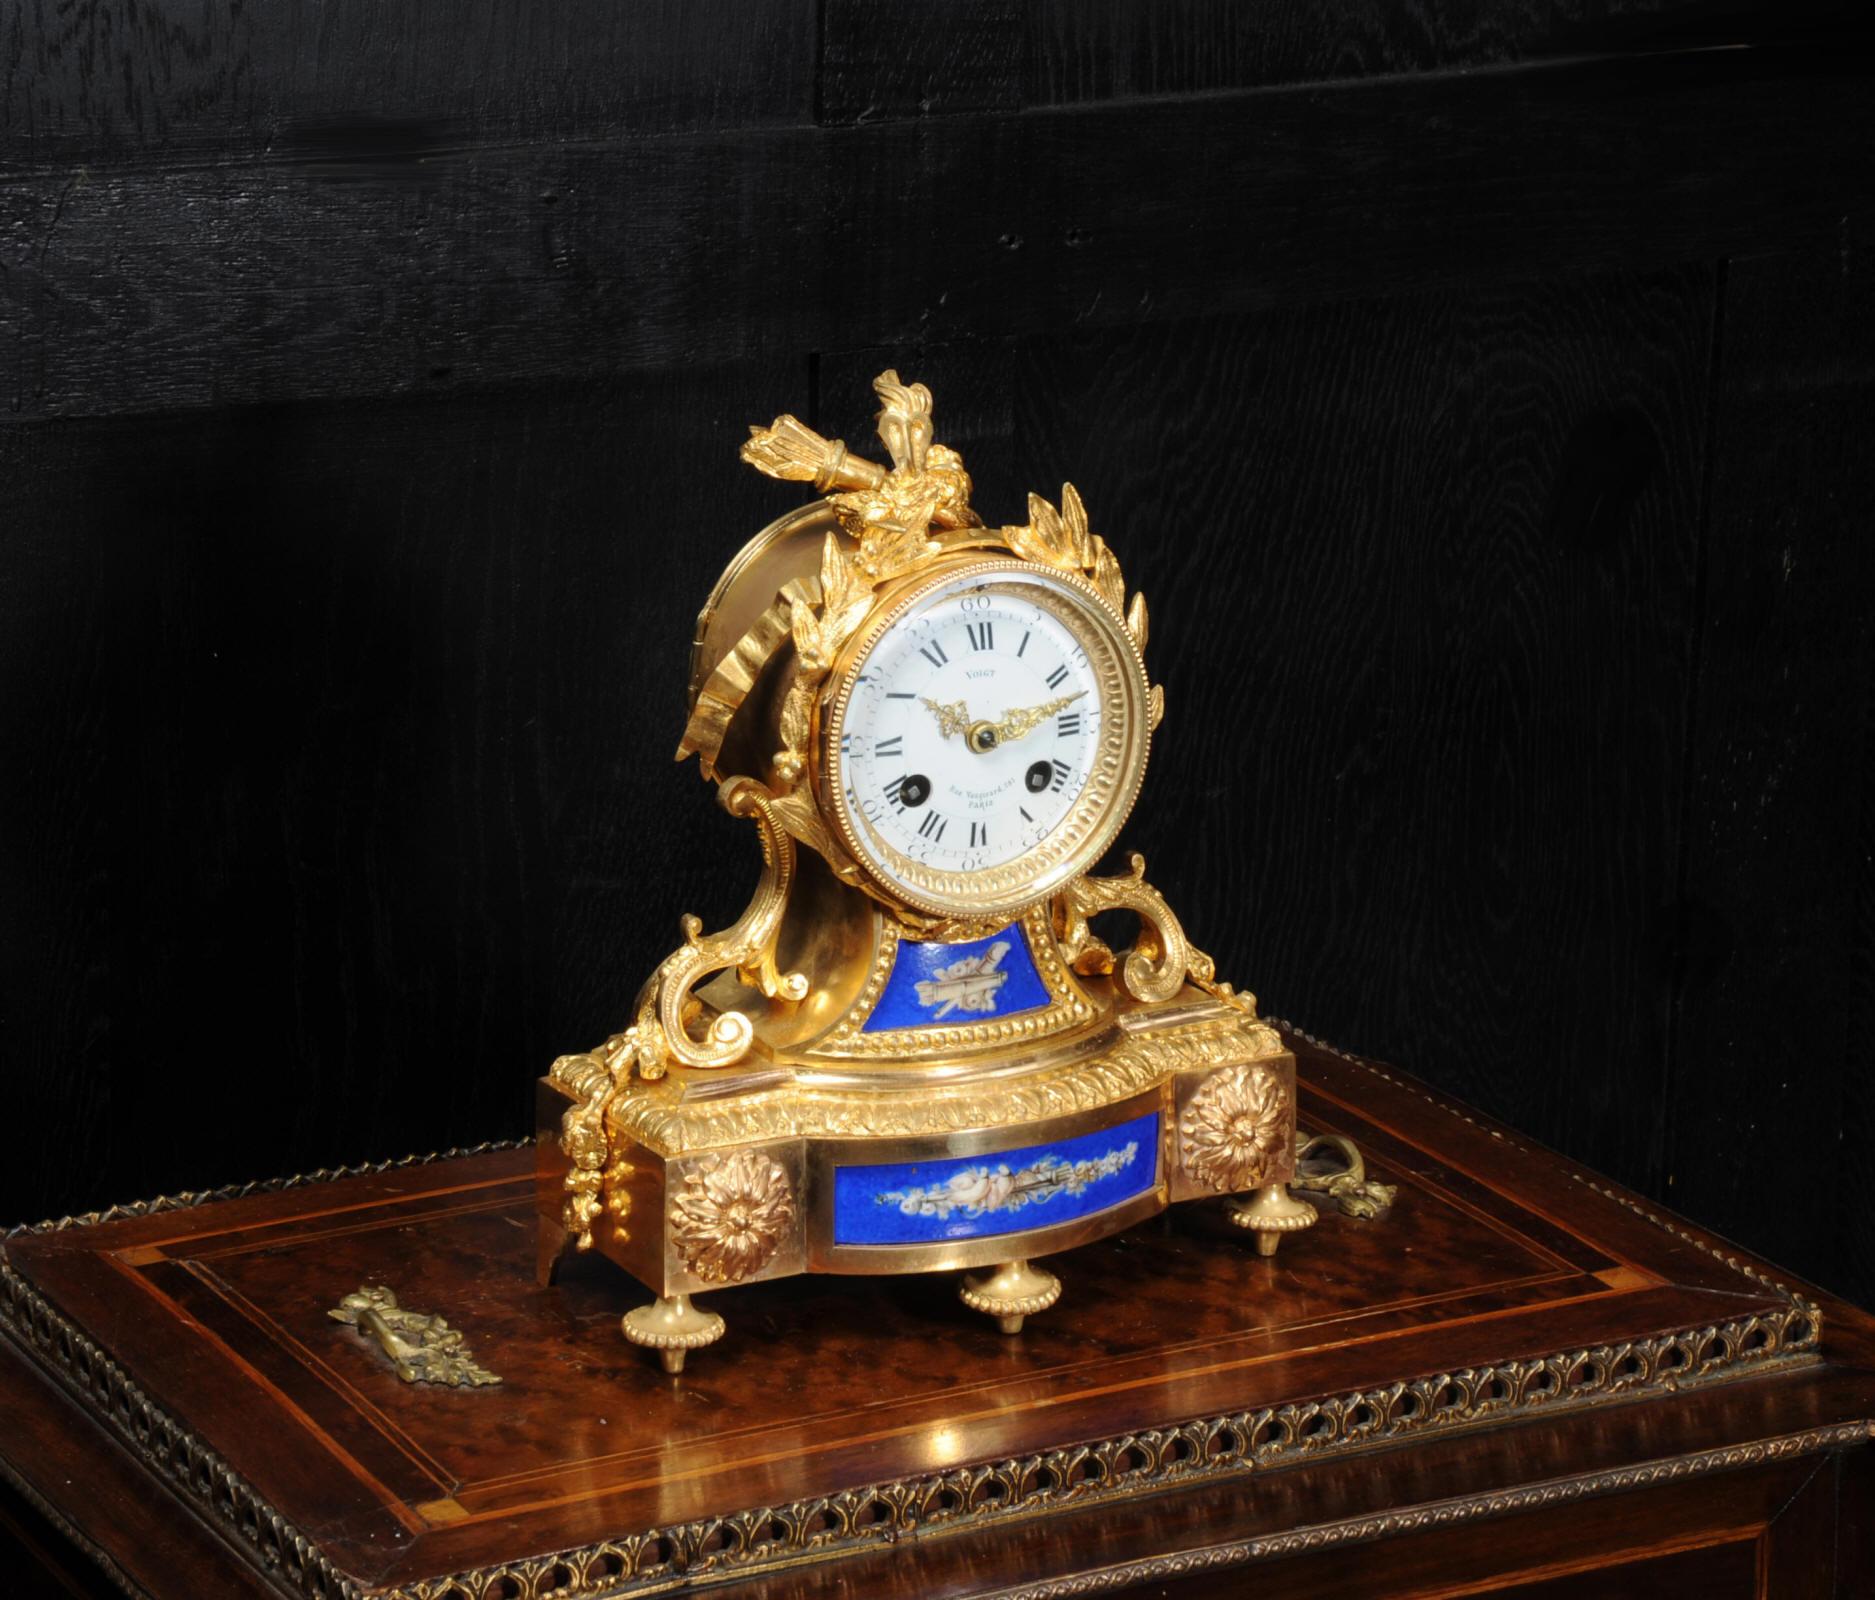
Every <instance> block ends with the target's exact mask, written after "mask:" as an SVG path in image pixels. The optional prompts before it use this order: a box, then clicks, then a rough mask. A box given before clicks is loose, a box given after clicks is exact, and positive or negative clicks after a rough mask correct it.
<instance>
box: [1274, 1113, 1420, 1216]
mask: <svg viewBox="0 0 1875 1600" xmlns="http://www.w3.org/2000/svg"><path fill="white" fill-rule="evenodd" d="M1324 1150H1328V1151H1332V1152H1333V1156H1331V1157H1330V1158H1329V1159H1330V1161H1331V1162H1332V1161H1333V1159H1334V1158H1335V1157H1339V1159H1340V1166H1339V1167H1338V1168H1337V1167H1333V1166H1331V1165H1326V1164H1324V1162H1323V1160H1322V1157H1321V1152H1322V1151H1324ZM1289 1187H1290V1188H1291V1189H1292V1190H1293V1189H1301V1190H1303V1191H1304V1192H1306V1193H1308V1194H1313V1195H1319V1196H1321V1197H1322V1198H1323V1199H1325V1200H1332V1201H1333V1202H1334V1204H1335V1205H1336V1206H1337V1207H1338V1208H1339V1209H1340V1211H1341V1213H1342V1214H1343V1215H1344V1216H1349V1217H1359V1218H1361V1219H1362V1220H1363V1221H1371V1220H1372V1219H1373V1218H1375V1217H1377V1216H1379V1215H1380V1214H1381V1212H1383V1211H1385V1210H1386V1209H1387V1207H1388V1206H1390V1205H1392V1204H1393V1197H1394V1196H1395V1195H1397V1194H1398V1193H1399V1192H1400V1189H1399V1185H1398V1184H1393V1183H1376V1182H1375V1181H1374V1180H1372V1179H1371V1178H1369V1177H1368V1176H1367V1163H1366V1162H1365V1161H1363V1160H1362V1159H1361V1152H1360V1147H1359V1146H1358V1145H1356V1144H1355V1142H1354V1141H1353V1140H1352V1139H1350V1138H1347V1137H1346V1136H1345V1135H1343V1134H1339V1133H1303V1132H1300V1131H1298V1132H1297V1134H1296V1172H1295V1176H1294V1177H1293V1178H1291V1179H1290V1180H1289Z"/></svg>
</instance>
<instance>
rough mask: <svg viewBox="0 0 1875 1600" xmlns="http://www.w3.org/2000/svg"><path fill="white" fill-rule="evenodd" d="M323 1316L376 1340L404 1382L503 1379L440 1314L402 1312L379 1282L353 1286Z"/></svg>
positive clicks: (466, 1384) (468, 1383)
mask: <svg viewBox="0 0 1875 1600" xmlns="http://www.w3.org/2000/svg"><path fill="white" fill-rule="evenodd" d="M326 1315H327V1316H329V1317H330V1318H331V1319H332V1320H333V1321H334V1322H343V1323H345V1324H346V1325H347V1326H348V1327H353V1328H356V1329H357V1330H358V1331H359V1332H360V1333H362V1334H364V1335H366V1336H367V1337H369V1338H372V1339H375V1340H376V1341H377V1343H378V1348H379V1349H381V1350H382V1351H383V1352H384V1353H385V1355H387V1356H389V1357H390V1360H391V1365H392V1367H393V1368H395V1369H396V1372H397V1376H398V1377H400V1378H402V1379H403V1380H404V1382H405V1383H438V1384H444V1385H447V1386H448V1387H450V1388H452V1389H474V1388H481V1387H485V1386H486V1385H489V1384H495V1383H500V1382H501V1379H499V1378H498V1377H496V1376H495V1374H494V1373H492V1372H490V1371H489V1370H488V1369H487V1368H486V1367H483V1366H478V1365H477V1364H476V1361H475V1358H474V1356H473V1355H472V1354H471V1353H470V1350H469V1343H468V1340H467V1339H465V1338H464V1337H463V1335H462V1333H461V1331H460V1330H459V1329H456V1328H452V1327H450V1325H449V1324H448V1323H447V1322H445V1321H444V1320H443V1319H442V1318H441V1317H438V1316H433V1315H429V1314H426V1313H424V1312H421V1311H406V1310H405V1309H404V1308H403V1307H402V1306H400V1305H398V1303H397V1296H396V1295H394V1294H392V1293H391V1291H390V1290H389V1289H387V1288H385V1287H384V1286H383V1285H382V1284H378V1285H376V1286H375V1287H374V1286H372V1285H369V1284H368V1285H366V1286H365V1287H364V1288H362V1289H356V1290H354V1291H353V1292H352V1293H351V1294H348V1295H347V1296H346V1297H345V1298H344V1299H343V1300H341V1301H340V1302H339V1303H338V1304H337V1305H336V1306H334V1307H333V1308H332V1309H331V1310H330V1311H328V1312H327V1313H326Z"/></svg>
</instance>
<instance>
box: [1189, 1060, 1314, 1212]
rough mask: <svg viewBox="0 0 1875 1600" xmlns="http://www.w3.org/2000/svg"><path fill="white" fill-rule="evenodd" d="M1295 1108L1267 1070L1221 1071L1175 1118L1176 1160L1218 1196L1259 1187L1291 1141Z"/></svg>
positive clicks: (1277, 1079) (1285, 1089) (1256, 1067)
mask: <svg viewBox="0 0 1875 1600" xmlns="http://www.w3.org/2000/svg"><path fill="white" fill-rule="evenodd" d="M1294 1118H1295V1104H1294V1100H1293V1097H1292V1096H1291V1095H1290V1093H1289V1089H1288V1086H1287V1085H1286V1084H1284V1082H1283V1080H1282V1079H1281V1078H1280V1077H1278V1076H1277V1075H1276V1074H1275V1073H1274V1072H1272V1071H1270V1069H1269V1068H1268V1067H1265V1066H1260V1065H1257V1064H1254V1063H1244V1064H1241V1065H1238V1066H1231V1067H1225V1068H1224V1069H1223V1070H1222V1071H1219V1072H1214V1073H1212V1074H1211V1076H1210V1077H1208V1078H1206V1079H1205V1081H1204V1083H1203V1084H1202V1085H1201V1086H1200V1087H1199V1089H1198V1091H1197V1092H1196V1093H1195V1094H1194V1095H1193V1096H1192V1097H1191V1099H1190V1100H1189V1101H1187V1102H1186V1104H1185V1109H1184V1111H1183V1113H1181V1115H1180V1116H1179V1119H1178V1141H1179V1161H1180V1163H1181V1164H1182V1165H1183V1166H1184V1169H1185V1171H1186V1172H1188V1173H1189V1174H1190V1175H1191V1176H1192V1178H1193V1179H1195V1180H1196V1181H1197V1182H1198V1183H1200V1184H1202V1185H1203V1186H1204V1187H1205V1188H1207V1189H1215V1190H1216V1191H1217V1192H1218V1193H1219V1194H1228V1193H1232V1192H1234V1191H1236V1190H1238V1189H1253V1188H1256V1187H1257V1186H1258V1185H1260V1184H1262V1183H1263V1182H1264V1181H1265V1180H1266V1178H1267V1175H1268V1173H1269V1171H1270V1168H1271V1165H1272V1163H1273V1162H1274V1161H1275V1159H1276V1157H1277V1156H1279V1155H1281V1154H1282V1152H1283V1150H1284V1148H1285V1147H1286V1145H1287V1144H1288V1141H1289V1140H1290V1139H1291V1138H1293V1137H1294V1128H1295V1121H1294Z"/></svg>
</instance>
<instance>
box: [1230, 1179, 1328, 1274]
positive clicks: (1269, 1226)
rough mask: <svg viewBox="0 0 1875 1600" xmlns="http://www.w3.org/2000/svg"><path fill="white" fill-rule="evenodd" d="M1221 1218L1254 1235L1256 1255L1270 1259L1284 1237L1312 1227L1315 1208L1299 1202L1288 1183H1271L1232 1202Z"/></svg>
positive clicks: (1304, 1202)
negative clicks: (1247, 1196) (1243, 1198)
mask: <svg viewBox="0 0 1875 1600" xmlns="http://www.w3.org/2000/svg"><path fill="white" fill-rule="evenodd" d="M1224 1215H1225V1216H1227V1217H1229V1218H1230V1220H1231V1221H1232V1222H1233V1223H1235V1224H1236V1225H1237V1226H1238V1227H1240V1228H1247V1229H1249V1230H1250V1232H1252V1233H1254V1234H1255V1235H1256V1241H1257V1254H1258V1255H1265V1256H1273V1255H1275V1254H1276V1247H1277V1246H1278V1245H1279V1244H1281V1243H1282V1242H1283V1235H1284V1234H1289V1233H1299V1232H1300V1231H1301V1230H1302V1229H1304V1228H1312V1227H1314V1226H1315V1218H1316V1214H1315V1207H1314V1206H1312V1205H1310V1204H1309V1203H1308V1201H1306V1200H1298V1199H1296V1197H1295V1196H1294V1195H1292V1194H1291V1193H1290V1192H1289V1187H1288V1185H1287V1184H1282V1183H1270V1184H1265V1185H1264V1186H1263V1187H1262V1188H1261V1189H1259V1190H1257V1192H1256V1193H1255V1194H1253V1195H1251V1196H1250V1198H1249V1199H1247V1200H1233V1201H1231V1203H1230V1204H1229V1205H1227V1206H1226V1207H1225V1208H1224Z"/></svg>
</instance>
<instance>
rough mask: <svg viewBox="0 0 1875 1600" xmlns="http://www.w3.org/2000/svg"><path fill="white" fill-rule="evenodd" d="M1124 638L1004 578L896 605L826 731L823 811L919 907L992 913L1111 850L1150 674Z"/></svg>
mask: <svg viewBox="0 0 1875 1600" xmlns="http://www.w3.org/2000/svg"><path fill="white" fill-rule="evenodd" d="M1116 623H1117V619H1115V618H1113V617H1112V616H1111V614H1110V613H1108V612H1107V611H1106V609H1105V607H1103V606H1102V605H1101V604H1100V603H1099V602H1098V601H1097V600H1095V599H1094V598H1093V597H1092V596H1091V595H1090V594H1088V593H1086V592H1085V591H1083V590H1082V589H1081V587H1080V586H1078V585H1076V584H1074V583H1072V582H1070V581H1067V580H1065V579H1062V578H1058V577H1056V576H1054V575H1053V574H1050V573H1045V572H1041V571H1037V570H1034V569H1027V570H1025V569H1024V568H1022V567H1021V566H1020V565H1019V564H1016V563H1011V562H997V563H994V564H992V566H991V570H987V571H982V570H979V571H977V572H976V573H974V574H971V575H966V576H961V577H952V578H949V579H945V580H941V581H938V582H935V583H933V584H930V585H928V586H926V587H925V588H924V589H923V590H921V591H920V592H918V593H917V594H915V595H914V597H913V598H912V599H911V600H910V602H909V603H908V604H906V605H904V606H902V607H900V608H899V610H898V614H896V615H895V616H893V617H892V618H891V619H890V621H889V622H888V624H887V625H886V626H885V627H884V628H883V630H882V631H880V632H879V633H878V634H877V635H876V637H873V638H872V639H870V640H869V641H868V642H867V643H866V645H865V647H864V649H863V650H862V652H861V654H860V655H859V657H858V659H857V660H855V661H854V662H853V663H852V664H851V666H850V668H849V676H848V679H847V681H846V683H845V685H844V687H843V690H842V693H841V695H840V698H839V702H838V706H837V710H836V712H835V714H834V716H833V718H832V719H831V721H830V723H829V738H830V740H831V741H833V743H832V746H831V748H830V749H829V752H828V756H829V762H828V766H829V770H830V772H831V774H832V775H833V777H834V780H835V783H836V784H837V787H836V788H835V789H834V792H833V793H832V794H831V795H829V799H831V800H832V801H833V803H834V807H835V809H836V819H837V821H838V822H839V823H840V824H841V832H842V833H843V834H844V835H845V836H846V838H847V841H848V843H849V844H850V845H851V846H852V847H853V848H854V853H855V855H856V856H857V858H858V859H859V860H860V861H861V863H862V864H863V865H865V866H866V867H867V868H868V869H869V870H870V871H871V872H872V873H873V874H874V875H875V876H876V877H878V878H880V879H881V881H882V882H883V883H885V885H886V886H887V887H888V888H891V889H893V890H895V891H897V892H898V893H899V894H900V895H901V896H902V897H903V898H905V899H906V900H907V901H908V903H910V904H912V905H914V906H917V907H919V908H920V909H926V910H937V911H965V910H968V911H971V912H976V913H987V912H990V911H994V910H1000V909H1006V908H1010V907H1014V906H1019V905H1021V904H1024V903H1027V902H1028V901H1031V900H1033V899H1035V898H1037V897H1038V894H1039V893H1040V892H1046V890H1047V889H1048V888H1051V887H1054V886H1056V881H1057V880H1063V879H1065V877H1066V876H1068V875H1071V873H1072V871H1074V870H1080V869H1081V868H1080V866H1077V865H1076V863H1078V862H1080V858H1081V857H1083V856H1084V855H1086V854H1087V852H1088V849H1089V848H1090V847H1091V848H1093V849H1094V851H1095V852H1096V853H1097V852H1098V850H1100V849H1104V848H1105V845H1106V843H1107V842H1108V841H1109V840H1110V839H1111V836H1112V833H1113V831H1114V830H1115V829H1117V827H1118V825H1119V822H1120V821H1121V820H1123V819H1124V813H1125V811H1126V810H1127V809H1129V808H1130V807H1131V804H1132V797H1133V794H1134V793H1135V792H1136V790H1137V783H1138V777H1139V771H1138V769H1140V768H1142V767H1143V765H1144V756H1145V749H1144V730H1143V726H1142V723H1143V717H1142V714H1141V705H1140V702H1141V696H1142V694H1143V687H1144V679H1143V674H1142V671H1141V669H1140V667H1139V665H1138V657H1137V655H1136V654H1134V653H1133V652H1132V650H1131V646H1130V643H1129V642H1128V641H1127V640H1126V638H1125V636H1124V634H1123V632H1122V630H1121V629H1120V628H1119V627H1117V626H1116ZM1129 769H1130V770H1129ZM1082 865H1084V863H1083V864H1082Z"/></svg>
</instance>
